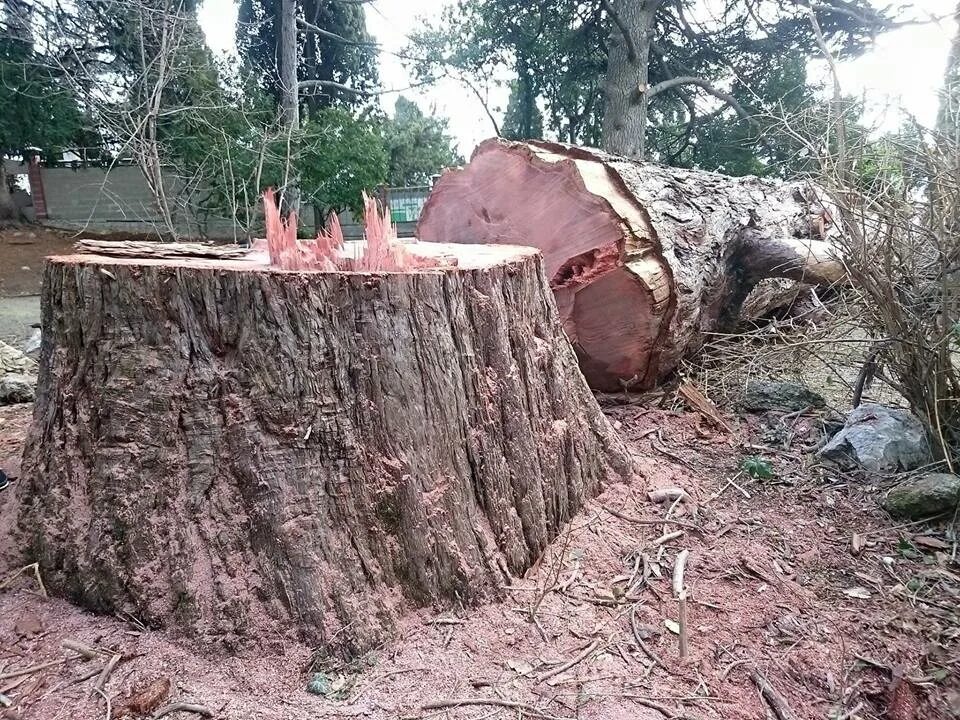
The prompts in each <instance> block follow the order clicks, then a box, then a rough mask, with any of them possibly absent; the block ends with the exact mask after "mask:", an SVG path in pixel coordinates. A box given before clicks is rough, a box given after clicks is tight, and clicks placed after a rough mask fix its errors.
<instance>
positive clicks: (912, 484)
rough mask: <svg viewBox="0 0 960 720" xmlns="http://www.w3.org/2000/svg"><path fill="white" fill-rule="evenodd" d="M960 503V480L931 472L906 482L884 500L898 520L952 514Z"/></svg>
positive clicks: (956, 477)
mask: <svg viewBox="0 0 960 720" xmlns="http://www.w3.org/2000/svg"><path fill="white" fill-rule="evenodd" d="M958 504H960V477H958V476H956V475H951V474H950V473H927V474H925V475H921V476H920V477H917V478H914V479H912V480H907V481H906V482H902V483H900V484H899V485H897V486H896V487H894V488H892V489H891V490H890V491H889V492H888V493H887V495H886V497H884V499H883V507H884V508H886V510H887V512H889V513H890V514H891V515H894V516H896V517H902V518H907V519H920V518H926V517H930V516H932V515H938V514H940V513H945V512H950V511H952V510H954V509H955V508H956V507H957V505H958Z"/></svg>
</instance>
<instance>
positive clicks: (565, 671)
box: [0, 403, 960, 720]
mask: <svg viewBox="0 0 960 720" xmlns="http://www.w3.org/2000/svg"><path fill="white" fill-rule="evenodd" d="M669 404H670V403H668V407H666V408H664V409H660V408H652V407H649V406H646V407H645V406H639V405H630V404H626V405H610V406H609V407H607V408H606V412H607V413H608V415H609V416H610V417H611V419H613V420H614V422H615V423H617V427H618V428H619V429H620V431H621V432H622V433H623V434H624V436H625V437H626V438H627V439H628V441H629V442H630V443H632V445H633V446H634V448H635V449H636V451H637V453H638V454H640V455H641V457H642V460H641V462H642V467H643V471H644V479H643V480H642V481H637V482H636V483H634V484H633V485H630V486H627V485H616V486H612V487H609V488H608V489H607V490H606V491H605V492H604V493H603V495H601V496H600V497H599V498H598V499H597V500H595V501H594V502H592V503H590V505H589V507H588V509H587V511H586V512H584V513H583V514H581V515H580V516H579V517H577V518H576V519H575V520H574V522H573V523H572V526H571V527H570V528H569V529H568V530H567V531H566V532H564V533H563V534H562V535H561V536H560V537H559V538H558V539H557V540H556V542H555V543H554V545H553V546H552V548H551V550H550V551H549V552H548V553H547V555H546V557H544V558H543V560H542V561H541V563H540V565H539V567H537V568H535V569H534V570H532V571H531V572H530V573H528V576H527V577H525V578H518V579H517V580H516V581H515V582H514V583H513V584H512V586H510V587H508V588H505V589H504V598H503V600H502V602H499V603H494V604H489V605H486V606H483V607H478V608H467V609H464V608H461V609H451V608H446V609H425V610H423V611H422V612H420V613H419V614H416V615H414V616H412V617H410V618H409V620H408V622H407V625H406V629H405V632H404V633H403V635H402V637H398V638H397V639H396V640H394V641H393V642H391V643H389V644H388V645H386V646H384V647H382V648H381V649H379V650H378V651H377V652H374V653H371V654H370V655H368V656H366V657H363V658H360V659H358V660H356V661H354V662H352V663H337V662H332V661H327V662H326V663H320V664H314V666H313V667H311V662H310V659H311V651H310V648H307V647H303V646H288V647H282V648H277V647H273V649H272V650H271V651H269V652H258V653H255V652H249V653H248V654H246V655H242V656H240V657H223V656H221V655H219V654H218V653H217V652H215V651H213V650H211V649H205V648H202V647H196V646H195V645H194V644H193V643H191V642H189V641H184V640H182V639H181V640H176V639H173V638H171V637H169V636H167V635H165V634H164V633H162V632H158V631H151V630H148V629H146V628H144V627H142V626H141V625H139V623H138V622H137V620H136V618H129V617H127V618H113V617H103V616H97V615H92V614H89V613H87V612H84V611H83V610H80V609H78V608H76V607H73V606H71V605H70V604H68V603H66V602H63V601H61V600H55V599H46V598H44V597H43V596H42V594H41V590H40V587H39V585H38V582H37V579H36V578H35V576H34V575H33V574H32V573H31V572H30V571H27V572H24V573H22V574H21V575H19V576H17V577H16V578H15V579H14V580H13V581H2V580H0V582H3V583H4V584H5V589H4V591H3V592H2V593H0V693H3V694H4V695H7V696H8V697H9V699H10V701H11V702H13V703H14V706H13V707H12V708H10V709H8V710H7V711H6V717H12V718H38V719H43V720H60V719H62V718H71V719H72V720H81V719H85V718H90V719H91V720H92V719H94V718H103V717H108V712H107V708H106V702H105V698H109V699H110V713H109V716H112V717H115V718H116V717H122V716H124V715H123V709H124V703H125V702H126V701H128V700H129V698H130V696H131V695H133V694H135V693H137V692H140V691H144V690H147V689H150V688H151V687H152V688H153V689H156V690H158V695H163V696H164V697H163V698H162V699H161V701H158V702H161V704H162V703H165V702H168V701H170V702H179V701H182V702H190V703H198V704H201V705H202V706H204V707H205V708H207V709H209V710H210V712H211V713H212V716H213V717H217V718H230V719H236V720H248V719H252V718H264V719H266V718H271V719H272V718H276V719H277V720H280V719H281V718H282V719H284V720H299V719H301V718H303V719H304V720H305V719H306V718H325V717H329V718H335V717H353V716H362V717H369V718H384V719H386V718H401V717H402V718H428V717H449V718H464V719H466V718H470V719H477V720H479V718H508V717H530V718H537V717H539V718H584V719H590V718H596V719H600V718H604V719H608V720H617V719H619V718H623V719H624V720H626V719H627V718H631V719H633V718H637V719H641V720H642V719H646V718H651V719H653V718H664V717H665V718H698V719H702V720H707V719H708V718H716V719H719V718H723V719H724V720H739V719H744V720H746V719H747V718H749V719H751V720H753V719H756V720H760V719H762V718H765V717H775V716H774V715H772V714H770V713H771V711H770V709H769V708H770V707H772V705H771V704H770V701H768V700H764V699H762V697H761V694H760V692H759V690H758V687H759V686H761V685H762V686H764V687H766V683H768V684H769V686H770V687H772V689H773V693H774V695H773V696H771V697H777V698H780V702H782V703H783V704H785V706H788V708H789V709H788V710H787V711H785V712H789V713H792V714H784V715H781V716H780V720H786V719H787V718H797V719H798V720H806V719H808V718H809V719H810V720H813V719H814V718H817V719H826V718H833V719H834V720H839V719H840V718H843V719H845V720H852V719H855V718H860V719H862V720H868V719H877V720H880V719H882V720H938V719H940V718H943V719H946V718H956V717H960V678H958V675H957V664H958V663H960V643H958V640H957V636H958V634H960V619H958V597H960V574H958V571H960V568H958V565H957V560H956V537H955V535H951V534H950V533H952V532H953V531H952V530H950V528H949V524H950V522H951V521H952V520H953V518H943V519H942V520H939V521H935V522H933V523H929V524H918V525H912V526H902V525H901V526H898V525H896V524H895V523H894V522H893V521H891V520H890V518H889V517H887V516H886V515H885V514H884V513H883V512H882V511H880V510H878V509H877V504H876V495H877V493H878V492H880V490H881V487H878V486H882V485H883V484H884V483H883V481H882V480H878V479H877V478H872V479H871V480H872V482H869V483H867V482H864V479H863V478H855V477H849V476H842V475H838V474H837V473H835V472H833V471H830V470H829V469H827V468H820V467H815V466H813V467H811V466H808V461H807V460H806V459H805V457H804V455H803V454H802V452H801V450H800V448H801V447H802V446H803V444H804V443H806V442H807V441H808V437H809V436H812V435H814V434H815V433H816V425H817V422H816V418H814V417H801V418H799V419H797V418H792V419H788V420H783V421H781V420H780V418H779V417H778V416H776V415H774V416H768V417H766V418H763V419H758V418H752V419H750V420H749V421H745V422H740V421H737V420H735V419H733V418H731V419H730V420H729V422H730V423H731V424H734V425H735V428H734V432H733V433H732V434H731V433H727V432H725V431H722V430H719V429H717V428H712V427H710V426H708V425H707V424H705V422H704V421H703V420H702V419H701V418H700V417H699V416H697V415H695V414H692V413H689V412H686V411H683V410H673V409H671V408H670V407H669ZM29 412H30V409H29V408H28V407H25V406H20V407H16V408H6V409H0V464H3V463H6V462H9V460H10V458H12V457H15V456H16V455H17V453H18V451H19V445H20V443H21V442H22V439H23V436H24V433H25V430H26V426H27V423H28V415H29ZM788 426H789V438H790V441H789V442H788V443H786V444H787V445H789V447H788V448H786V449H784V447H783V444H779V443H778V446H777V448H776V449H773V447H772V446H771V445H770V444H769V443H770V442H771V434H776V433H777V432H779V433H780V434H781V435H782V434H783V433H784V432H786V429H787V428H788ZM745 456H760V457H764V458H766V459H767V460H768V461H769V462H770V464H771V466H772V468H773V469H774V471H775V477H774V478H773V479H770V480H765V481H761V480H755V479H752V478H750V477H749V476H746V475H744V474H743V473H742V472H740V471H739V464H740V462H741V460H742V458H743V457H745ZM668 486H669V487H681V488H683V489H684V490H686V491H687V492H688V493H689V495H690V497H691V500H690V501H689V502H679V503H677V504H676V506H675V507H673V508H672V511H671V508H670V507H669V505H670V503H666V504H661V505H657V504H654V503H652V502H650V501H649V500H648V498H647V491H648V490H649V489H650V488H655V487H668ZM15 503H16V484H14V485H12V486H11V489H10V490H8V491H5V492H3V493H0V532H4V533H9V530H10V527H9V526H10V524H11V523H10V519H11V511H12V510H13V506H14V505H15ZM668 515H669V519H666V518H667V517H668ZM2 541H3V544H4V545H5V546H7V547H9V545H8V543H9V542H10V536H9V534H5V536H4V538H3V539H2ZM682 550H689V552H690V556H689V561H688V563H687V568H686V572H685V583H686V585H687V587H688V589H689V592H690V600H689V601H688V609H687V614H688V617H687V627H688V633H689V646H690V650H689V657H688V658H686V659H685V660H681V659H680V658H679V656H678V638H677V636H676V635H675V634H674V633H673V631H672V629H671V624H672V623H673V622H675V621H676V620H677V619H678V604H677V602H676V600H674V599H673V597H672V592H671V575H672V572H673V566H674V562H675V559H676V557H677V555H678V553H679V552H680V551H682ZM6 565H7V566H6V567H3V568H2V569H0V578H6V577H9V576H10V575H11V573H13V572H14V571H15V570H16V568H15V567H11V566H9V559H7V562H6ZM674 629H675V628H674ZM69 640H75V641H80V642H82V643H84V644H85V645H87V646H91V647H95V648H97V649H98V653H95V654H94V655H93V657H92V658H91V659H87V658H85V657H82V656H78V655H77V654H75V653H73V652H70V651H67V650H65V649H64V641H69ZM101 652H102V653H104V654H99V653H101ZM114 653H116V654H118V655H120V660H119V663H118V664H117V666H116V667H115V669H114V670H113V672H112V673H111V674H110V676H109V678H108V679H107V681H106V683H105V684H104V685H103V688H102V692H96V691H94V690H93V687H94V685H95V683H96V682H97V675H98V674H99V672H100V670H101V668H102V667H103V666H104V664H105V663H106V662H107V658H109V657H110V656H111V655H112V654H114ZM317 673H319V674H317ZM311 679H312V680H314V683H313V685H314V689H315V690H317V691H318V692H320V693H321V695H314V694H310V693H308V692H306V686H307V683H308V682H309V681H310V680H311ZM165 680H169V681H170V690H169V693H165V692H162V691H163V689H164V685H163V683H164V681H165ZM772 702H773V703H774V704H776V703H777V700H776V699H774V700H773V701H772ZM155 704H156V703H155ZM155 704H154V705H155ZM129 716H130V717H136V715H129ZM169 717H175V718H193V717H198V716H197V715H195V714H190V713H179V714H177V713H173V714H171V715H170V716H169Z"/></svg>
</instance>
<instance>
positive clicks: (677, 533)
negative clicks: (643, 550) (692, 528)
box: [650, 530, 683, 547]
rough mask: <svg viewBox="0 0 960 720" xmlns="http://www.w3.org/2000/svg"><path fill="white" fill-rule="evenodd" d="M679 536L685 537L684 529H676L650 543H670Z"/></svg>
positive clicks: (656, 544)
mask: <svg viewBox="0 0 960 720" xmlns="http://www.w3.org/2000/svg"><path fill="white" fill-rule="evenodd" d="M679 537H683V530H674V531H673V532H670V533H667V534H666V535H661V536H660V537H658V538H657V539H656V540H654V541H653V542H652V543H650V544H651V545H653V547H657V546H659V545H664V544H665V543H668V542H670V541H671V540H676V539H677V538H679Z"/></svg>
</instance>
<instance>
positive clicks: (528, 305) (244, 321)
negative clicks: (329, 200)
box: [19, 243, 633, 654]
mask: <svg viewBox="0 0 960 720" xmlns="http://www.w3.org/2000/svg"><path fill="white" fill-rule="evenodd" d="M416 252H420V253H427V254H429V253H434V255H432V256H434V257H443V258H448V257H454V258H456V262H457V265H456V266H455V267H453V266H451V265H446V266H444V267H442V268H439V269H431V270H422V271H417V272H392V273H363V272H351V273H342V272H284V271H279V270H275V269H271V268H269V267H267V266H266V263H265V262H264V261H263V260H262V259H261V258H260V257H259V256H257V255H253V256H252V257H251V259H247V260H212V259H170V260H160V259H151V260H147V259H130V258H107V257H103V256H96V255H74V256H68V257H60V258H53V259H51V260H50V261H49V263H48V265H47V267H46V270H45V276H44V288H43V347H42V350H41V359H40V367H41V370H40V382H39V388H38V398H37V402H36V406H35V412H34V418H33V426H32V430H31V435H30V438H29V440H28V444H27V448H26V450H25V454H24V463H23V476H24V477H23V480H22V482H23V483H25V485H24V486H22V487H21V490H20V492H21V500H22V503H23V510H22V511H21V518H20V523H19V526H20V528H21V532H22V533H23V535H24V537H23V546H24V548H25V550H26V551H27V552H29V553H30V557H31V558H32V559H34V560H39V562H40V563H41V567H42V569H43V577H44V581H45V582H46V583H47V584H48V585H49V586H50V587H51V588H52V589H53V590H54V591H55V592H57V593H60V594H62V595H66V596H68V597H70V598H72V599H73V600H75V601H77V602H79V603H81V604H83V605H84V606H86V607H89V608H91V609H94V610H98V611H104V612H109V613H116V612H121V611H123V612H126V613H129V614H131V615H133V616H135V617H137V618H139V619H140V620H141V621H143V622H145V623H147V624H149V625H155V626H165V627H169V628H172V629H173V630H175V631H178V632H180V633H182V634H185V635H188V636H191V637H198V638H214V637H215V638H217V639H220V640H223V641H224V642H226V643H229V644H244V643H247V642H251V641H258V642H263V643H271V642H274V641H275V640H276V639H283V638H285V637H287V638H288V637H291V636H293V635H298V636H300V637H301V638H302V639H304V640H306V641H308V642H312V643H316V644H317V645H319V646H320V647H323V648H325V649H326V650H327V651H329V652H341V653H344V654H351V653H356V652H360V651H363V650H366V649H369V648H371V647H373V646H375V645H376V644H377V643H379V642H382V641H383V640H384V639H385V637H386V636H388V634H389V633H390V632H391V630H392V629H393V628H394V627H395V625H396V623H397V621H398V618H400V617H401V615H402V614H403V613H404V612H405V611H407V610H409V609H410V608H412V607H417V606H425V605H430V604H436V605H453V604H455V603H460V602H473V601H477V600H479V599H483V598H487V597H492V596H496V595H498V593H499V589H500V588H501V587H502V583H503V582H504V580H505V579H506V578H507V577H508V576H510V575H511V574H514V575H515V574H518V573H522V572H523V571H524V570H525V569H526V568H528V567H530V566H531V564H533V563H534V562H535V561H536V559H537V558H538V557H539V556H540V554H541V552H542V551H543V550H544V548H545V547H546V545H547V543H548V542H550V541H551V539H553V538H554V537H555V536H556V535H557V533H558V531H559V529H560V528H561V526H562V525H563V524H564V523H566V522H567V521H568V520H569V519H570V518H571V517H572V516H573V514H574V513H576V512H577V511H578V509H579V508H580V507H581V506H582V505H583V503H584V502H585V501H586V500H587V499H589V498H590V497H591V496H593V495H595V494H596V493H598V492H599V491H600V488H601V486H602V485H603V484H604V483H606V482H613V481H616V480H619V479H629V478H630V477H632V473H633V465H632V461H631V459H630V457H629V455H628V454H627V452H626V450H625V448H624V446H623V445H622V443H621V441H620V439H619V438H618V437H617V436H616V434H615V433H614V432H613V430H612V429H611V427H610V426H609V424H608V423H607V421H606V419H605V418H604V416H603V414H602V413H601V412H600V411H599V408H598V406H597V405H596V403H595V401H594V399H593V397H592V396H591V394H590V392H589V389H588V388H587V386H586V384H585V383H584V381H583V377H582V376H581V374H580V373H579V371H578V369H577V363H576V358H575V356H574V354H573V352H572V351H571V349H570V346H569V344H568V343H567V342H566V340H565V338H564V337H563V333H562V329H561V326H560V323H559V320H558V317H557V313H556V308H555V305H554V303H553V300H552V298H551V297H550V293H549V291H548V286H547V282H546V278H545V276H544V274H543V266H542V263H541V261H540V258H539V255H538V254H536V252H535V251H534V250H532V249H530V248H508V247H502V248H501V247H492V246H483V247H472V246H464V245H454V246H451V245H446V246H430V245H428V244H426V243H420V244H418V245H417V250H416Z"/></svg>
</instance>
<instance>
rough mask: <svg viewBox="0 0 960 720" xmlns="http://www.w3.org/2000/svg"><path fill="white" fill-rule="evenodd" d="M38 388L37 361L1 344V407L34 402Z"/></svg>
mask: <svg viewBox="0 0 960 720" xmlns="http://www.w3.org/2000/svg"><path fill="white" fill-rule="evenodd" d="M36 388H37V363H36V361H34V360H31V359H30V358H28V357H27V356H26V355H24V354H23V353H22V352H20V351H19V350H17V349H16V348H15V347H11V346H10V345H7V344H6V343H4V342H0V405H11V404H13V403H25V402H33V399H34V397H35V395H36Z"/></svg>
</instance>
